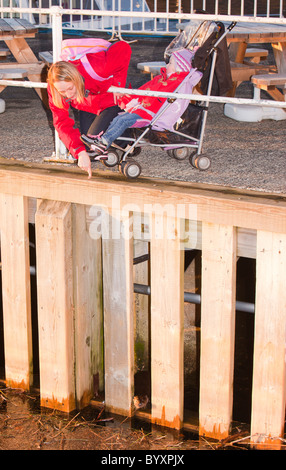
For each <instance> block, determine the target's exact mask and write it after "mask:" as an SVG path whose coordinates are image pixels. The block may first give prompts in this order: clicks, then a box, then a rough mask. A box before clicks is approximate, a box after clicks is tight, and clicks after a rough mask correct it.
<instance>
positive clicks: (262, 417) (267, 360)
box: [251, 231, 286, 449]
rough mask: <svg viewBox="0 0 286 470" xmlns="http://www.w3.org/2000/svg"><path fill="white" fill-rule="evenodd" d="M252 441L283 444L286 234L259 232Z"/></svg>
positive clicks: (267, 446)
mask: <svg viewBox="0 0 286 470" xmlns="http://www.w3.org/2000/svg"><path fill="white" fill-rule="evenodd" d="M256 266H257V267H256V271H257V281H256V304H255V333H254V366H253V369H254V370H253V393H252V417H251V435H252V442H254V443H263V444H265V445H266V448H267V449H268V448H271V446H273V447H274V446H275V445H278V446H279V444H281V441H280V440H279V438H281V437H282V436H283V435H284V421H285V380H286V374H285V331H286V289H285V279H286V235H285V234H279V233H271V232H263V231H258V232H257V265H256Z"/></svg>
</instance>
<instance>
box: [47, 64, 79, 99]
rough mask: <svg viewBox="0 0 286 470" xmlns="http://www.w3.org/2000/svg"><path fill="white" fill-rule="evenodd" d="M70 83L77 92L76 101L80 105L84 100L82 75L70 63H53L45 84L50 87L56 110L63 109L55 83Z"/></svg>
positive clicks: (60, 96)
mask: <svg viewBox="0 0 286 470" xmlns="http://www.w3.org/2000/svg"><path fill="white" fill-rule="evenodd" d="M62 81H63V82H72V83H73V84H74V85H75V87H76V90H77V97H76V100H77V102H78V103H82V102H83V100H84V94H85V90H84V81H83V77H82V75H81V74H80V73H79V71H78V70H77V68H76V67H75V66H74V65H73V64H71V63H70V62H64V61H59V62H55V63H54V64H53V65H52V66H51V67H50V69H49V72H48V78H47V82H48V84H49V85H50V90H51V94H52V99H53V102H54V104H55V105H56V106H57V107H58V108H63V107H64V101H63V97H62V95H61V94H60V93H59V92H58V91H57V89H56V88H55V86H54V83H55V82H62Z"/></svg>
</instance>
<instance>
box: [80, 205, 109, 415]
mask: <svg viewBox="0 0 286 470" xmlns="http://www.w3.org/2000/svg"><path fill="white" fill-rule="evenodd" d="M73 273H74V304H75V357H76V365H75V370H76V400H77V408H79V409H81V408H84V407H85V406H87V405H89V403H90V400H91V398H92V396H93V395H94V393H95V394H96V393H97V392H99V391H102V390H103V344H102V342H103V317H102V274H101V273H102V264H101V238H100V237H98V238H92V237H91V236H90V234H89V231H88V227H87V224H86V208H85V206H83V205H79V204H74V205H73Z"/></svg>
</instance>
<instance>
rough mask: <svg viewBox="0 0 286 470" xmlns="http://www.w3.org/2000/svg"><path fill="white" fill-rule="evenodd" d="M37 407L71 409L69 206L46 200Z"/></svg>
mask: <svg viewBox="0 0 286 470" xmlns="http://www.w3.org/2000/svg"><path fill="white" fill-rule="evenodd" d="M35 222H36V247H37V287H38V323H39V360H40V393H41V405H42V406H45V407H48V408H55V409H59V410H61V411H65V412H70V411H72V410H73V409H75V406H76V401H75V376H74V375H75V374H74V369H75V361H74V306H73V266H72V211H71V204H70V203H65V202H56V201H47V200H44V201H42V203H41V204H40V206H39V208H38V210H37V212H36V215H35Z"/></svg>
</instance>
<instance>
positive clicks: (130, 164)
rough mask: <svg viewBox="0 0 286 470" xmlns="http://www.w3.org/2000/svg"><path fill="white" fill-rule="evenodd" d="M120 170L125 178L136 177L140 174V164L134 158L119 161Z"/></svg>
mask: <svg viewBox="0 0 286 470" xmlns="http://www.w3.org/2000/svg"><path fill="white" fill-rule="evenodd" d="M121 172H122V173H123V174H124V176H126V178H130V179H136V178H138V176H139V175H140V174H141V166H140V165H139V163H137V162H135V161H134V160H131V159H130V160H129V161H127V162H122V163H121Z"/></svg>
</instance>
